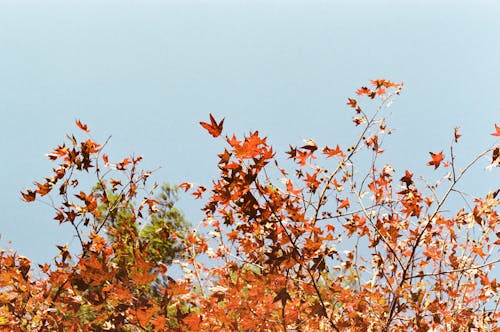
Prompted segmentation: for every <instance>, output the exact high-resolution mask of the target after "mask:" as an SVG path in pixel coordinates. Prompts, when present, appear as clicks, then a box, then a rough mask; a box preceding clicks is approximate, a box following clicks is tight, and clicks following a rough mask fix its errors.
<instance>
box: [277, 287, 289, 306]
mask: <svg viewBox="0 0 500 332" xmlns="http://www.w3.org/2000/svg"><path fill="white" fill-rule="evenodd" d="M291 299H292V298H291V297H290V294H288V292H287V291H286V288H282V289H280V290H279V291H278V293H277V294H276V296H275V297H274V299H273V302H277V301H279V300H281V305H282V306H283V307H284V306H285V305H286V301H289V300H291Z"/></svg>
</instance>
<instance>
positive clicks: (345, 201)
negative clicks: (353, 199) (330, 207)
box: [337, 198, 351, 210]
mask: <svg viewBox="0 0 500 332" xmlns="http://www.w3.org/2000/svg"><path fill="white" fill-rule="evenodd" d="M350 206H351V204H350V203H349V198H346V199H343V200H341V201H340V205H339V207H338V208H337V209H338V210H340V209H343V208H347V209H348V208H349V207H350Z"/></svg>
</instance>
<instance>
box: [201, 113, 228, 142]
mask: <svg viewBox="0 0 500 332" xmlns="http://www.w3.org/2000/svg"><path fill="white" fill-rule="evenodd" d="M209 115H210V124H209V123H206V122H200V125H201V126H202V127H203V128H205V129H206V130H207V131H208V133H209V134H210V135H212V136H213V137H219V136H220V134H221V133H222V125H223V124H224V119H222V120H221V121H220V122H219V123H217V121H215V119H214V117H213V115H212V113H210V114H209Z"/></svg>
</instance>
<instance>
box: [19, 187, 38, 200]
mask: <svg viewBox="0 0 500 332" xmlns="http://www.w3.org/2000/svg"><path fill="white" fill-rule="evenodd" d="M21 195H22V196H23V199H24V200H25V201H26V202H33V201H34V200H35V198H36V191H32V190H29V189H28V190H27V191H26V193H23V192H21Z"/></svg>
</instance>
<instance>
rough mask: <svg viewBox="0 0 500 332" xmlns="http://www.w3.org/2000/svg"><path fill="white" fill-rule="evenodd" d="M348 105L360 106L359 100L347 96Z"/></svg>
mask: <svg viewBox="0 0 500 332" xmlns="http://www.w3.org/2000/svg"><path fill="white" fill-rule="evenodd" d="M347 105H349V106H350V107H352V108H356V106H358V101H357V100H356V99H353V98H347Z"/></svg>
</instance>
